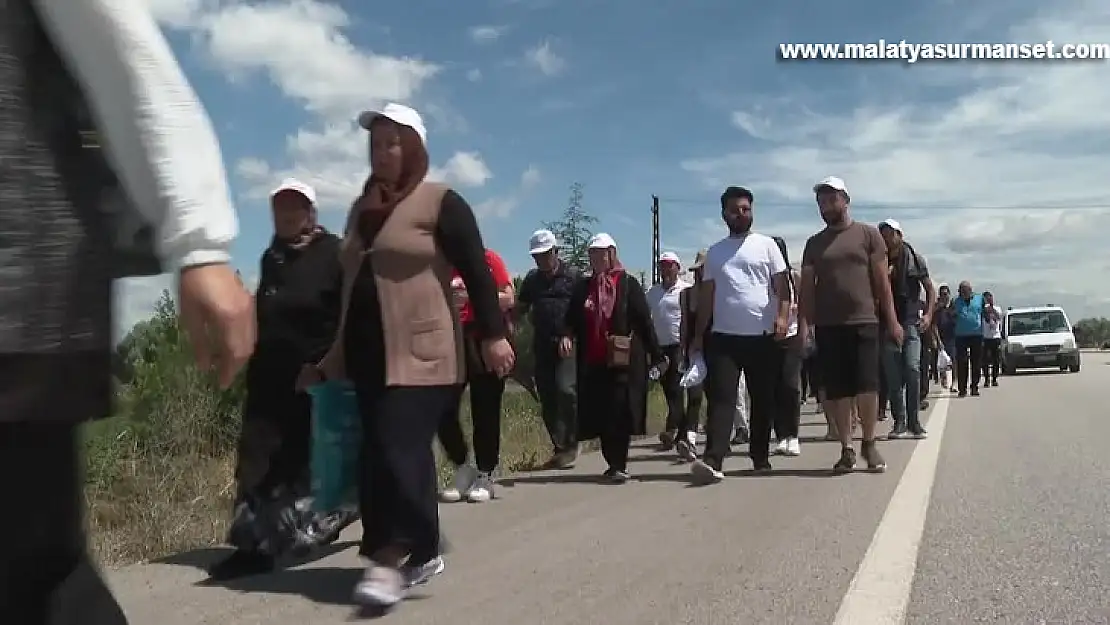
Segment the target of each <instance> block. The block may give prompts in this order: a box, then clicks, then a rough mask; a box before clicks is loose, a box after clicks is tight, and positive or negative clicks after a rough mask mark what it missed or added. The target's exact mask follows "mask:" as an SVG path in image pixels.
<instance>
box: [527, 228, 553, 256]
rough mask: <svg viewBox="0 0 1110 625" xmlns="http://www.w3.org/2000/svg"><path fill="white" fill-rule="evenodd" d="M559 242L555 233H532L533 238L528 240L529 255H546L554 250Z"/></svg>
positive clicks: (545, 231)
mask: <svg viewBox="0 0 1110 625" xmlns="http://www.w3.org/2000/svg"><path fill="white" fill-rule="evenodd" d="M558 244H559V241H558V240H557V239H556V238H555V233H554V232H552V231H550V230H536V231H535V232H533V233H532V237H531V238H530V239H528V253H529V254H544V253H546V252H550V251H551V250H553V249H554V248H555V247H556V246H557V245H558Z"/></svg>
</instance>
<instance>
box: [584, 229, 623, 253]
mask: <svg viewBox="0 0 1110 625" xmlns="http://www.w3.org/2000/svg"><path fill="white" fill-rule="evenodd" d="M587 247H589V248H590V249H591V250H607V249H609V248H611V247H612V248H615V247H617V242H616V241H614V240H613V237H611V236H609V234H608V233H607V232H599V233H597V234H595V235H594V236H593V237H591V238H590V243H589V245H587Z"/></svg>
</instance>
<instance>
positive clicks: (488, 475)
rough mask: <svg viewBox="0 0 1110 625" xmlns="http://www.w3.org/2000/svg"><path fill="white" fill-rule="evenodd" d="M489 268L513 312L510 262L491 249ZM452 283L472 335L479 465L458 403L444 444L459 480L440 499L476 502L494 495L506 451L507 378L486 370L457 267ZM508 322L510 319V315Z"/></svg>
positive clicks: (442, 430) (470, 380)
mask: <svg viewBox="0 0 1110 625" xmlns="http://www.w3.org/2000/svg"><path fill="white" fill-rule="evenodd" d="M486 266H488V267H489V271H490V273H491V274H492V275H493V282H494V284H496V285H497V294H498V300H499V303H500V304H501V310H502V311H503V312H504V311H508V310H511V309H512V307H513V305H514V303H515V294H514V293H513V279H512V276H510V275H509V270H508V269H506V268H505V261H504V260H502V259H501V256H500V255H498V254H497V252H495V251H493V250H486ZM451 287H452V289H453V290H454V292H455V305H456V306H457V309H458V313H459V322H460V323H461V324H462V331H463V334H464V335H466V337H467V339H466V340H465V341H463V345H464V348H465V350H466V365H467V385H468V386H469V387H470V418H471V421H473V423H474V435H473V445H474V462H475V464H476V465H477V466H476V467H474V466H471V465H470V464H469V463H468V462H467V460H468V458H469V456H470V450H469V449H468V448H467V445H466V438H465V437H464V435H463V431H462V424H461V423H460V421H459V407H456V409H455V411H454V413H453V414H448V415H445V416H444V419H443V422H442V423H441V424H440V426H439V442H440V444H441V445H443V449H444V451H445V452H446V453H447V457H448V458H450V459H451V462H453V463H454V464H455V467H456V469H455V479H454V480H453V481H452V483H451V485H450V486H448V487H447V489H446V490H444V491H443V492H442V493H441V497H442V498H443V500H444V501H447V502H456V501H461V500H463V499H466V500H467V501H470V502H473V503H481V502H485V501H489V500H490V499H491V498H493V477H492V476H493V471H494V469H496V468H497V464H498V462H499V460H500V455H501V397H502V395H504V393H505V379H504V378H502V377H501V376H499V375H497V374H496V373H492V372H490V371H487V370H486V367H485V365H484V364H483V363H482V356H481V351H480V350H479V348H478V343H477V341H475V340H471V339H470V338H469V337H470V336H472V331H471V328H470V322H471V320H472V319H473V312H472V311H471V308H470V299H469V297H468V296H467V292H466V284H465V283H464V282H463V279H462V276H460V275H459V273H458V272H457V271H456V272H455V273H454V275H453V277H452V280H451ZM506 323H508V317H507V316H506ZM510 334H511V330H510ZM465 388H466V386H463V387H461V388H460V390H459V393H460V397H459V398H460V399H462V397H461V394H462V390H463V389H465Z"/></svg>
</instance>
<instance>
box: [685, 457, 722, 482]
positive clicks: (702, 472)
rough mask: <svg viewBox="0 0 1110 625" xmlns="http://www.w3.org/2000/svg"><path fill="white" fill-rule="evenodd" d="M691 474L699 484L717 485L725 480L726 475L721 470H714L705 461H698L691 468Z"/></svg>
mask: <svg viewBox="0 0 1110 625" xmlns="http://www.w3.org/2000/svg"><path fill="white" fill-rule="evenodd" d="M690 473H692V474H693V476H694V482H695V483H697V484H716V483H717V482H720V481H721V480H723V479H725V474H724V472H723V471H721V470H719V469H714V468H713V467H711V466H709V465H708V464H707V463H705V462H704V461H701V460H698V461H696V462H694V464H692V465H691V466H690Z"/></svg>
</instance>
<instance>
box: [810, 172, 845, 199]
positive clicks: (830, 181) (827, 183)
mask: <svg viewBox="0 0 1110 625" xmlns="http://www.w3.org/2000/svg"><path fill="white" fill-rule="evenodd" d="M822 188H827V189H835V190H837V191H840V192H842V193H844V194H845V195H847V193H848V185H847V184H845V183H844V181H843V180H841V179H840V178H837V177H836V176H825V177H824V178H822V179H821V180H819V181H818V182H817V184H815V185H813V192H814V193H817V192H818V191H820V190H821V189H822Z"/></svg>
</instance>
